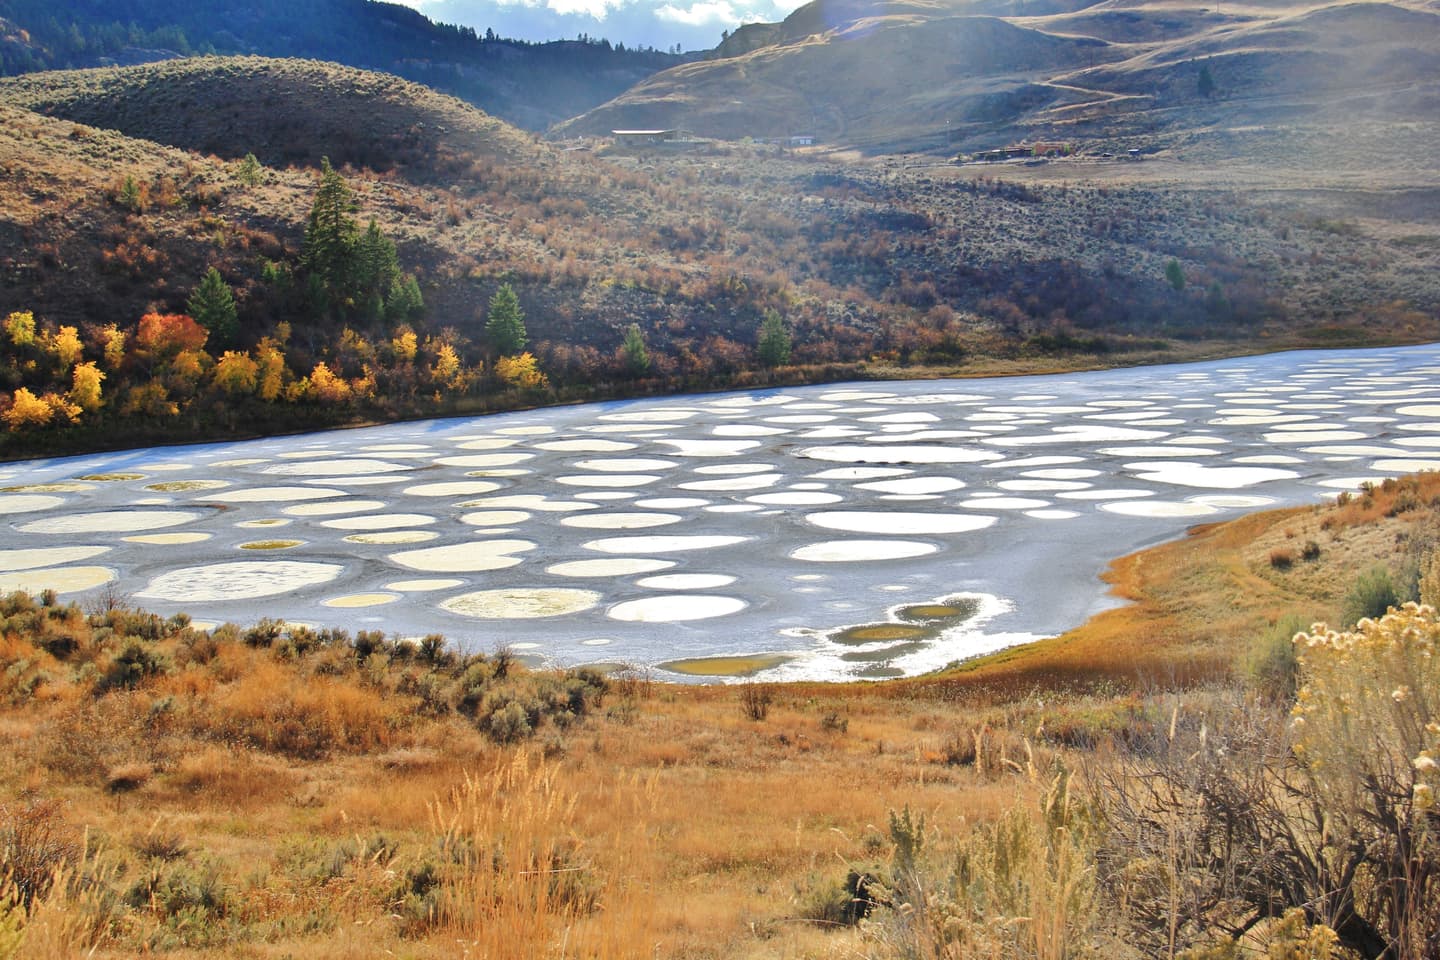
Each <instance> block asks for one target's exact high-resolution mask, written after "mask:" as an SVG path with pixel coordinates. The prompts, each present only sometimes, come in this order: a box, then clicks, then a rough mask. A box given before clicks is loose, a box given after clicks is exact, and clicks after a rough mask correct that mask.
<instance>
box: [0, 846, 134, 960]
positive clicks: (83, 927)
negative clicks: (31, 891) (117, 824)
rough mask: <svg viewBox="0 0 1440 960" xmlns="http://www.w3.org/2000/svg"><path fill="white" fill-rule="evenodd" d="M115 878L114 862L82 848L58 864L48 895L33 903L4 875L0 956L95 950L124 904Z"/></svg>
mask: <svg viewBox="0 0 1440 960" xmlns="http://www.w3.org/2000/svg"><path fill="white" fill-rule="evenodd" d="M114 878H115V870H114V868H113V867H112V866H109V865H107V864H105V863H103V862H102V861H101V860H100V858H99V856H98V855H97V854H95V853H92V852H90V851H82V852H81V853H80V855H79V857H78V858H77V860H76V861H75V862H73V863H71V864H68V865H59V866H56V867H55V869H54V870H53V871H52V873H51V875H50V880H49V883H48V884H47V886H46V891H45V894H44V895H43V896H39V897H36V898H35V899H34V900H32V901H30V902H29V904H28V906H27V905H26V904H25V902H24V901H23V900H22V899H21V898H20V897H19V895H18V893H17V892H16V888H15V886H14V884H13V882H12V881H11V880H10V879H9V878H8V877H4V878H0V960H10V958H12V957H14V958H17V960H18V958H22V957H23V958H24V960H72V958H74V957H79V956H91V955H93V953H94V951H95V949H96V947H97V946H98V945H99V944H100V942H101V940H102V939H103V938H104V936H105V934H106V932H107V931H108V930H109V928H110V926H111V923H112V922H113V920H114V918H115V916H116V915H117V913H118V912H119V909H120V906H119V903H118V902H117V901H116V899H115V897H114V895H113V893H112V892H111V882H112V881H113V880H114ZM7 905H8V908H7Z"/></svg>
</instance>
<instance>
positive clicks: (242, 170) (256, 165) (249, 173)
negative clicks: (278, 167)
mask: <svg viewBox="0 0 1440 960" xmlns="http://www.w3.org/2000/svg"><path fill="white" fill-rule="evenodd" d="M235 175H236V176H237V177H239V179H240V182H241V183H243V184H245V185H246V186H247V187H257V186H259V185H260V181H262V180H264V179H265V168H264V167H262V166H260V161H259V160H257V159H255V154H253V153H247V154H245V159H244V160H241V161H240V167H239V169H238V170H236V172H235Z"/></svg>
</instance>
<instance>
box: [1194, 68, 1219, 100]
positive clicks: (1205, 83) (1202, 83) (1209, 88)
mask: <svg viewBox="0 0 1440 960" xmlns="http://www.w3.org/2000/svg"><path fill="white" fill-rule="evenodd" d="M1195 89H1196V90H1197V91H1198V92H1199V94H1200V96H1202V97H1205V98H1207V99H1208V98H1209V97H1210V96H1212V95H1213V94H1214V93H1215V78H1214V77H1212V76H1211V75H1210V64H1208V63H1204V64H1201V65H1200V76H1199V77H1198V78H1197V79H1196V81H1195Z"/></svg>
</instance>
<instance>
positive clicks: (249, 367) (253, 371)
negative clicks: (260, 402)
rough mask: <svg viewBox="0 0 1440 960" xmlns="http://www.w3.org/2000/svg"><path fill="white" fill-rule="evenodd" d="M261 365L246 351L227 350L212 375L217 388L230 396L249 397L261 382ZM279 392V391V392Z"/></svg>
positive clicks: (217, 362)
mask: <svg viewBox="0 0 1440 960" xmlns="http://www.w3.org/2000/svg"><path fill="white" fill-rule="evenodd" d="M259 375H260V365H259V364H258V363H256V362H255V360H254V359H253V358H252V357H251V356H250V354H248V353H246V352H244V351H235V350H226V351H225V353H224V354H223V355H222V356H221V357H220V359H219V360H218V361H216V363H215V370H214V372H213V373H212V374H211V377H212V380H213V382H214V384H215V386H217V387H219V388H220V389H221V390H223V391H224V392H225V393H226V394H227V395H229V396H232V397H233V396H248V395H250V394H252V393H254V392H255V386H256V384H257V383H258V382H259ZM277 392H278V390H277Z"/></svg>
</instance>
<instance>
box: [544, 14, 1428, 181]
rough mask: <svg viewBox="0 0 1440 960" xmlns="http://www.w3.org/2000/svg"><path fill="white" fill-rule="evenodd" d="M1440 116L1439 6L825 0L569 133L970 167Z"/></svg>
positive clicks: (582, 120)
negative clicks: (980, 162) (1215, 131)
mask: <svg viewBox="0 0 1440 960" xmlns="http://www.w3.org/2000/svg"><path fill="white" fill-rule="evenodd" d="M1202 69H1203V70H1204V72H1205V74H1206V79H1205V80H1204V81H1202V80H1201V73H1202ZM1437 106H1440V8H1437V6H1436V5H1435V4H1434V3H1433V2H1426V0H1394V2H1365V3H1325V2H1312V3H1308V4H1307V3H1300V4H1296V5H1293V6H1290V5H1285V6H1280V5H1276V4H1273V3H1268V2H1265V0H1246V2H1235V3H1225V4H1223V11H1222V6H1220V5H1217V6H1214V7H1202V6H1199V5H1194V6H1192V5H1190V4H1188V3H1175V2H1168V0H1162V2H1152V0H1098V2H1096V0H813V2H811V3H809V4H806V5H805V6H803V7H801V8H799V9H797V10H796V11H795V12H793V13H792V14H791V15H790V16H789V17H787V18H786V19H785V20H784V21H783V22H782V23H779V24H756V25H750V26H746V27H743V28H741V29H740V30H737V31H736V32H735V34H733V35H731V36H729V37H727V38H726V39H725V41H724V42H723V43H722V44H721V45H720V46H719V47H718V48H717V49H716V50H715V51H713V52H712V53H711V54H710V55H709V56H708V58H707V59H706V60H704V61H701V62H696V63H688V64H682V65H678V66H676V67H672V68H670V69H669V70H666V71H664V72H661V73H657V74H655V75H653V76H651V77H648V78H646V79H645V80H643V81H641V82H640V83H638V84H637V85H636V86H635V87H634V88H633V89H631V90H629V91H627V92H626V93H625V94H623V95H621V96H619V97H617V98H615V99H614V100H612V101H611V102H609V103H607V104H604V105H603V106H600V107H597V108H596V109H594V110H592V111H590V112H589V113H587V114H585V115H583V116H580V117H577V118H575V119H573V120H571V121H568V122H566V123H564V124H562V125H560V126H559V127H558V128H557V129H556V130H555V131H554V132H555V133H556V134H557V135H560V136H566V135H572V134H600V133H604V132H607V131H608V130H609V129H613V128H618V127H640V128H670V127H683V128H686V129H688V130H690V131H692V132H694V133H696V134H698V135H700V136H702V137H716V138H721V139H736V138H741V137H747V136H750V137H766V138H769V137H776V136H785V135H794V134H802V133H803V134H809V135H814V136H816V137H817V138H819V140H820V141H821V142H826V143H830V144H833V145H839V146H853V147H860V148H861V149H865V150H869V151H872V152H876V153H884V152H896V151H908V150H929V151H941V150H957V151H964V150H973V149H983V148H990V147H995V146H1001V145H1004V144H1006V143H1009V142H1014V141H1018V140H1023V139H1042V140H1051V139H1064V140H1070V139H1082V140H1104V141H1109V142H1111V143H1112V146H1113V145H1114V144H1118V143H1120V142H1121V141H1123V140H1125V139H1126V138H1132V139H1133V138H1137V137H1147V136H1151V135H1153V134H1155V133H1156V132H1160V131H1170V132H1176V131H1179V132H1185V131H1191V130H1195V129H1201V128H1208V127H1211V126H1214V125H1216V124H1221V125H1226V126H1230V125H1233V126H1235V127H1242V126H1244V125H1246V124H1252V125H1253V124H1259V123H1288V122H1290V121H1295V122H1301V123H1313V122H1316V121H1317V120H1320V119H1328V120H1331V121H1337V122H1341V123H1343V122H1346V121H1348V120H1350V119H1353V118H1355V117H1356V116H1357V115H1358V114H1363V115H1364V116H1366V117H1379V118H1382V119H1384V120H1386V121H1391V120H1395V121H1416V122H1422V123H1429V122H1432V121H1434V120H1435V118H1436V117H1437V116H1440V113H1437Z"/></svg>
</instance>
